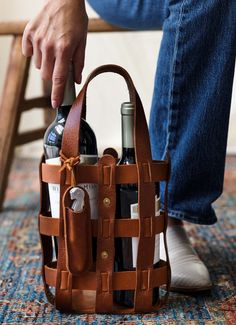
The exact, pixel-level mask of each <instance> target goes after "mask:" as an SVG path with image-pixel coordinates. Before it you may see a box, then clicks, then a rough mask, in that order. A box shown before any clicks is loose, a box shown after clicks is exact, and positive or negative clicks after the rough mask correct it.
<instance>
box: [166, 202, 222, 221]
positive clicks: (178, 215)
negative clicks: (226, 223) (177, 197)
mask: <svg viewBox="0 0 236 325" xmlns="http://www.w3.org/2000/svg"><path fill="white" fill-rule="evenodd" d="M161 211H164V206H163V205H162V204H161ZM168 216H169V217H171V218H175V219H179V220H184V221H187V222H191V223H195V224H199V225H200V224H201V225H213V224H214V223H216V221H217V218H216V215H215V214H214V213H212V214H211V215H210V216H208V217H207V218H206V217H205V216H204V218H203V217H202V216H201V215H191V214H189V213H186V212H184V211H177V210H174V209H173V210H172V209H168Z"/></svg>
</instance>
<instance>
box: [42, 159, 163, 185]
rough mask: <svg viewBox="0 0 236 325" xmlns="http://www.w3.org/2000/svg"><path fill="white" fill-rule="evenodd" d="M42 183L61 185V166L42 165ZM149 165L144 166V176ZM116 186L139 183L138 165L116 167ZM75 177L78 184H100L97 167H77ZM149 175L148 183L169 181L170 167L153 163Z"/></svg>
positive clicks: (161, 162)
mask: <svg viewBox="0 0 236 325" xmlns="http://www.w3.org/2000/svg"><path fill="white" fill-rule="evenodd" d="M41 166H42V181H43V182H45V183H51V184H60V173H59V170H60V168H61V167H60V166H57V165H47V164H45V163H42V165H41ZM146 169H147V165H146V164H144V175H146V174H147V173H146V172H145V171H146ZM115 174H116V179H115V182H116V184H133V183H138V174H137V167H136V165H125V166H124V165H117V166H116V172H115ZM75 175H76V180H77V181H78V183H98V166H97V165H78V166H76V167H75ZM148 175H149V176H150V177H147V176H145V179H144V181H146V182H150V181H151V182H160V181H167V180H168V177H169V165H168V164H167V163H166V162H165V161H152V163H150V169H149V173H148ZM70 183H71V180H70V173H69V172H67V176H66V184H67V185H70Z"/></svg>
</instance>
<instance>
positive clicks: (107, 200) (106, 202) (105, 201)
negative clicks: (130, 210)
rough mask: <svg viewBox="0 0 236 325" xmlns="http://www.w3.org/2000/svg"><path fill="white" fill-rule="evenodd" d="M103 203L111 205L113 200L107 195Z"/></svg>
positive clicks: (106, 205) (107, 205)
mask: <svg viewBox="0 0 236 325" xmlns="http://www.w3.org/2000/svg"><path fill="white" fill-rule="evenodd" d="M103 204H104V205H105V207H109V206H110V204H111V200H110V199H109V198H108V197H105V199H104V200H103Z"/></svg>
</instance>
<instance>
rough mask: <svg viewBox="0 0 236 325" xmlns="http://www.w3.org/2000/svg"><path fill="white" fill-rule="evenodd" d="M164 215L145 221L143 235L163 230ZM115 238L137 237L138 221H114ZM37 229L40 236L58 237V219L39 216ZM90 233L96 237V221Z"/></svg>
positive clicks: (106, 225) (106, 231) (106, 224)
mask: <svg viewBox="0 0 236 325" xmlns="http://www.w3.org/2000/svg"><path fill="white" fill-rule="evenodd" d="M164 217H165V216H164V213H163V212H161V215H160V216H159V217H154V218H153V219H152V224H150V220H149V219H148V220H146V227H145V233H146V234H147V235H150V233H151V232H154V234H159V233H161V232H163V230H164ZM114 222H115V229H114V231H115V237H138V236H139V220H138V219H116V220H115V221H114ZM109 225H110V224H109V222H108V220H104V223H103V228H102V229H103V234H104V237H106V236H109V235H110V229H109ZM39 229H40V234H41V235H45V236H59V219H57V218H50V217H45V216H43V215H39ZM92 233H93V236H94V237H96V236H97V233H98V221H97V220H92Z"/></svg>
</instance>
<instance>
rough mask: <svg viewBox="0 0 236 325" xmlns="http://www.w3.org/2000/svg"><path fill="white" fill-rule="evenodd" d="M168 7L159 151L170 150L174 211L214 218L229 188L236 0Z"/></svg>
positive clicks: (157, 111)
mask: <svg viewBox="0 0 236 325" xmlns="http://www.w3.org/2000/svg"><path fill="white" fill-rule="evenodd" d="M169 10H170V15H169V17H168V18H167V19H166V20H165V22H164V24H163V32H164V34H163V39H162V45H161V50H160V55H159V60H158V67H157V73H156V80H155V89H154V96H153V103H152V110H151V116H150V135H151V143H152V150H153V155H154V158H155V159H162V158H163V157H164V156H165V154H166V151H167V150H168V151H169V153H170V156H171V161H172V167H171V171H172V174H171V179H170V183H169V197H168V203H169V215H170V216H172V217H175V218H178V219H183V220H186V221H189V222H193V223H198V224H213V223H214V222H216V220H217V219H216V215H215V211H214V209H213V208H212V203H213V202H214V201H215V200H216V199H217V198H218V197H219V196H220V194H221V193H222V188H223V177H224V166H225V154H226V142H227V133H228V122H229V112H230V102H231V94H232V83H233V74H234V65H235V54H236V1H235V0H208V1H205V0H182V1H176V0H175V1H174V0H170V1H169ZM161 194H162V198H161V201H163V190H162V191H161Z"/></svg>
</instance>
